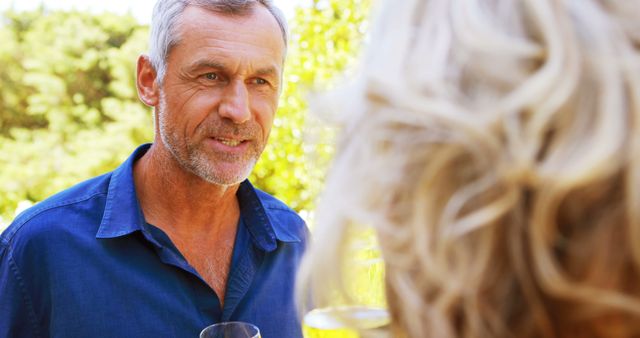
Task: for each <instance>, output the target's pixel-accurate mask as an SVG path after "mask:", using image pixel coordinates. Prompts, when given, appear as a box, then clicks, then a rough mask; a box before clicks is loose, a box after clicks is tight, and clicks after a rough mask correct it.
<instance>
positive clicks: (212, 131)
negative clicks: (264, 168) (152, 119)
mask: <svg viewBox="0 0 640 338" xmlns="http://www.w3.org/2000/svg"><path fill="white" fill-rule="evenodd" d="M177 30H178V32H179V37H180V42H179V43H178V44H177V45H176V46H174V47H173V48H172V50H171V52H170V53H169V55H168V58H167V72H166V75H165V78H164V83H163V85H162V87H161V89H160V103H159V105H158V107H157V114H158V124H159V134H160V138H161V140H162V145H163V146H164V147H166V148H167V149H168V150H169V152H170V153H171V154H172V156H173V157H174V158H175V159H176V160H177V162H178V163H179V164H180V166H181V167H182V168H184V169H185V170H187V171H189V172H191V173H193V174H195V175H197V176H199V177H200V178H202V179H204V180H206V181H208V182H211V183H215V184H219V185H233V184H237V183H239V182H241V181H242V180H244V179H245V178H246V177H247V176H249V174H250V173H251V170H252V169H253V167H254V165H255V163H256V161H257V160H258V158H259V157H260V154H261V153H262V151H263V150H264V147H265V145H266V143H267V139H268V137H269V132H270V131H271V125H272V123H273V118H274V115H275V112H276V109H277V106H278V96H279V94H280V87H281V74H282V66H283V59H284V50H285V46H284V41H283V39H282V35H281V31H280V28H279V26H278V24H277V22H276V20H275V18H273V16H272V15H271V14H270V13H269V11H268V10H267V9H266V8H264V7H262V6H256V7H255V8H254V9H253V12H252V13H251V14H248V15H245V16H225V15H222V14H218V13H214V12H210V11H207V10H205V9H202V8H199V7H195V6H188V7H187V8H186V9H185V11H184V12H183V14H182V16H181V19H180V24H179V27H178V29H177Z"/></svg>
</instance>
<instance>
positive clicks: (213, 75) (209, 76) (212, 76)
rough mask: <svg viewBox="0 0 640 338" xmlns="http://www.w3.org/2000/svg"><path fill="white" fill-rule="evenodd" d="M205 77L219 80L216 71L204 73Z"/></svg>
mask: <svg viewBox="0 0 640 338" xmlns="http://www.w3.org/2000/svg"><path fill="white" fill-rule="evenodd" d="M204 77H205V78H206V79H207V80H217V79H218V74H216V73H207V74H204Z"/></svg>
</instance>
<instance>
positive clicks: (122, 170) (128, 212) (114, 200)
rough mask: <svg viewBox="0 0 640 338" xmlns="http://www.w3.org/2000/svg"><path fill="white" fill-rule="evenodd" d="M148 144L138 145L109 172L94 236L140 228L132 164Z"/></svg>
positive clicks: (123, 233) (132, 230)
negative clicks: (99, 221) (100, 219)
mask: <svg viewBox="0 0 640 338" xmlns="http://www.w3.org/2000/svg"><path fill="white" fill-rule="evenodd" d="M150 146H151V145H150V144H144V145H141V146H140V147H138V148H137V149H136V150H135V151H134V152H133V154H131V156H129V158H128V159H127V160H126V161H125V162H124V163H122V164H121V165H120V166H119V167H118V168H117V169H116V170H114V171H113V173H112V174H111V180H110V181H109V189H108V191H107V201H106V204H105V208H104V215H103V216H102V222H101V223H100V227H99V228H98V233H97V234H96V238H114V237H120V236H125V235H128V234H130V233H132V232H134V231H137V230H142V227H143V225H144V216H143V214H142V210H141V209H140V205H139V204H138V198H137V196H136V189H135V185H134V183H133V164H134V162H135V161H136V160H137V159H139V158H140V157H142V155H144V154H145V153H146V152H147V150H149V147H150Z"/></svg>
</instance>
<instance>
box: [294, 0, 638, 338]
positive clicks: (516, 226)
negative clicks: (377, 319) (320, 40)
mask: <svg viewBox="0 0 640 338" xmlns="http://www.w3.org/2000/svg"><path fill="white" fill-rule="evenodd" d="M380 13H381V14H382V16H380V17H378V21H376V23H375V25H374V26H373V28H374V31H373V33H372V36H371V41H370V45H369V47H368V50H367V53H366V55H365V58H364V59H363V60H364V63H363V68H362V73H361V75H360V76H359V78H358V81H356V83H355V84H354V85H352V86H351V87H350V88H348V89H347V90H345V91H343V92H342V98H341V99H340V100H339V101H338V103H337V104H339V105H340V106H341V114H342V116H343V117H344V132H343V136H342V139H341V141H340V144H339V146H338V153H337V155H336V158H335V162H334V165H333V168H332V170H331V172H330V174H329V176H328V180H327V184H326V191H325V193H324V195H323V197H322V199H321V201H320V206H319V209H318V214H317V218H316V219H317V227H316V230H315V235H314V237H315V240H314V243H313V244H312V245H311V247H310V249H309V252H308V255H307V256H306V257H305V260H304V263H303V266H302V269H301V274H300V277H301V280H300V283H299V290H298V294H299V297H300V299H301V300H305V297H306V296H307V295H308V293H307V292H309V291H311V295H312V296H313V301H314V302H315V303H316V305H322V304H326V303H328V302H329V301H330V299H329V298H331V297H333V296H334V293H333V292H334V289H336V288H337V290H338V291H342V292H343V293H344V292H345V291H344V284H345V283H344V280H343V277H342V275H341V274H340V271H342V270H343V269H344V264H349V261H345V260H344V257H343V255H344V253H345V252H347V250H348V249H346V246H348V243H349V238H350V233H351V229H352V228H354V227H356V225H357V224H367V225H370V226H372V227H373V228H374V229H375V230H376V232H377V235H378V239H379V242H380V247H381V251H382V255H383V258H384V261H385V267H386V288H387V301H388V303H389V307H390V311H391V314H392V319H393V320H392V327H393V329H394V332H395V335H396V336H408V337H438V338H447V337H630V336H634V335H640V53H639V44H640V1H637V0H608V1H607V0H522V1H514V0H467V1H455V0H454V1H452V0H403V1H387V2H385V3H384V4H383V8H382V10H381V11H380ZM336 267H342V268H336ZM308 288H311V290H308ZM347 296H348V295H347ZM305 305H306V303H304V302H303V306H305Z"/></svg>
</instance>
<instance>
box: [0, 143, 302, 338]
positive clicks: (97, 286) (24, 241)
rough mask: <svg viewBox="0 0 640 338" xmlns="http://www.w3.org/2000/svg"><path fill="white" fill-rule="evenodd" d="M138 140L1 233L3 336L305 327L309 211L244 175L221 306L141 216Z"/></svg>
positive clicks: (280, 332)
mask: <svg viewBox="0 0 640 338" xmlns="http://www.w3.org/2000/svg"><path fill="white" fill-rule="evenodd" d="M148 148H149V145H143V146H141V147H139V148H138V149H137V150H136V151H135V152H134V153H133V154H132V155H131V156H130V157H129V159H128V160H127V161H126V162H125V163H123V164H122V165H121V166H120V167H119V168H118V169H116V170H115V171H113V172H111V173H108V174H105V175H102V176H99V177H96V178H93V179H90V180H88V181H86V182H83V183H80V184H78V185H76V186H74V187H72V188H69V189H67V190H65V191H63V192H61V193H58V194H56V195H54V196H52V197H50V198H48V199H47V200H45V201H43V202H40V203H38V204H36V205H35V206H33V207H32V208H30V209H28V210H26V211H25V212H23V213H22V214H21V215H20V216H18V217H17V218H16V220H14V222H13V223H12V224H11V225H10V226H9V227H8V228H7V229H6V230H5V231H4V232H3V233H2V236H1V237H0V337H82V338H85V337H194V338H195V337H198V334H199V332H200V331H201V330H202V329H203V328H204V327H206V326H208V325H210V324H213V323H217V322H221V321H245V322H250V323H253V324H255V325H256V326H258V327H259V328H260V330H261V333H262V337H263V338H280V337H302V333H301V327H300V323H299V320H298V318H297V315H296V310H295V304H294V299H293V286H294V278H295V273H296V270H297V267H298V263H299V261H300V258H301V256H302V254H303V251H304V248H305V243H306V239H307V236H308V234H307V228H306V226H305V224H304V222H303V220H302V219H301V218H300V217H299V216H298V215H297V214H296V213H295V212H294V211H292V210H291V209H290V208H288V207H287V206H286V205H284V204H283V203H282V202H280V201H278V200H277V199H275V198H274V197H272V196H270V195H268V194H266V193H264V192H262V191H260V190H258V189H255V188H253V186H252V185H251V184H250V183H249V181H245V182H243V183H241V185H240V188H239V189H238V192H237V197H238V201H239V203H240V214H241V216H240V221H239V223H238V231H237V235H236V240H235V245H234V249H233V254H232V262H231V268H230V271H229V276H228V281H227V289H226V293H225V302H224V307H221V305H220V300H219V299H218V297H217V295H216V293H215V292H214V291H213V289H211V288H210V287H209V286H208V285H207V284H206V283H205V282H204V280H203V279H202V277H201V276H200V275H199V274H198V273H197V272H196V271H195V270H194V268H193V267H191V266H190V265H189V263H188V262H187V261H186V260H185V258H184V257H183V255H182V254H181V253H180V252H179V251H178V250H177V248H176V247H175V245H174V244H173V243H172V242H171V240H170V239H169V237H168V236H167V235H166V234H165V233H164V232H163V231H162V230H160V229H159V228H157V227H155V226H153V225H151V224H148V223H146V222H145V220H144V217H143V215H142V211H141V210H140V206H139V204H138V200H137V197H136V193H135V187H134V182H133V163H134V162H135V160H136V159H138V158H140V157H141V156H142V155H143V154H144V153H145V152H146V151H147V149H148Z"/></svg>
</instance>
